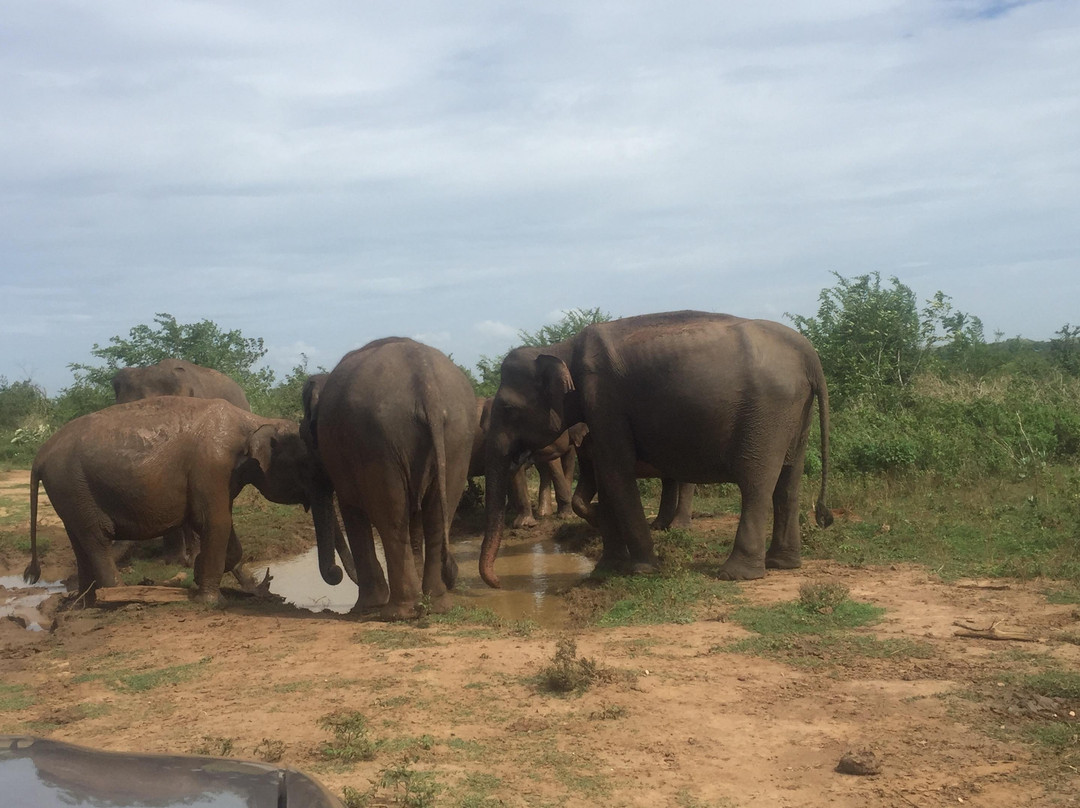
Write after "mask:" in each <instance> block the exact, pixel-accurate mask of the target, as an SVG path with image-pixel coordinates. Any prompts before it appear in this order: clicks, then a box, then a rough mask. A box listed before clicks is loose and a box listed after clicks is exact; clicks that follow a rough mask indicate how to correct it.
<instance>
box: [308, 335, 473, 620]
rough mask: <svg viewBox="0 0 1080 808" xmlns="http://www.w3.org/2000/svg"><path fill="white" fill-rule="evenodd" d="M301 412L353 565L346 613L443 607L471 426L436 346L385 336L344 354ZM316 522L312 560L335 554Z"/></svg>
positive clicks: (408, 612) (451, 578)
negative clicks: (352, 598)
mask: <svg viewBox="0 0 1080 808" xmlns="http://www.w3.org/2000/svg"><path fill="white" fill-rule="evenodd" d="M308 406H309V409H310V412H309V417H308V421H309V427H308V428H309V429H310V430H311V431H312V433H313V435H314V441H315V444H316V446H317V449H318V454H319V458H320V460H321V461H322V465H323V467H324V468H325V472H326V479H327V482H328V483H329V484H330V485H331V486H332V488H333V491H334V493H335V494H336V495H337V500H338V507H339V508H340V510H341V518H342V521H343V522H344V523H345V532H346V535H347V536H348V540H349V544H350V546H351V548H352V555H353V560H354V562H355V564H356V573H357V583H358V586H359V594H358V596H357V602H356V606H355V607H354V611H357V612H361V611H366V610H368V609H371V608H380V610H381V611H380V613H381V616H382V617H384V618H386V619H400V618H406V617H413V616H415V615H416V613H417V606H418V605H419V603H420V600H421V597H422V596H424V597H426V598H427V599H428V600H429V602H430V606H431V608H432V609H434V610H436V611H441V610H445V609H446V608H448V607H449V595H448V592H447V590H448V589H451V588H452V587H453V585H454V582H455V580H456V578H457V564H456V562H455V561H454V558H453V556H452V555H451V553H450V522H451V520H452V519H453V517H454V512H455V511H456V510H457V506H458V502H459V500H460V499H461V495H462V493H463V492H464V490H465V484H466V482H467V475H468V471H469V455H470V451H471V449H472V443H473V437H474V435H475V433H476V428H477V418H478V414H477V407H476V397H475V395H474V394H473V391H472V385H471V384H470V383H469V380H468V379H467V378H466V377H465V374H464V373H462V372H461V370H460V369H459V368H458V367H457V366H456V365H455V364H454V363H453V362H452V361H450V359H449V358H448V357H447V356H446V355H445V354H443V353H441V352H440V351H438V350H436V349H435V348H431V347H428V346H427V345H422V344H420V343H418V342H414V341H413V340H410V339H402V338H399V337H391V338H387V339H381V340H377V341H375V342H371V343H369V344H367V345H365V346H364V347H363V348H360V349H359V350H356V351H353V352H352V353H349V354H346V356H345V357H344V358H343V359H342V360H341V361H340V362H339V363H338V365H337V367H335V368H334V370H333V371H332V372H331V373H330V375H329V377H327V378H326V380H325V383H324V384H323V385H322V387H321V391H319V392H318V395H317V397H316V398H315V400H314V401H311V402H309V403H308ZM312 513H313V516H314V517H315V533H316V536H317V538H318V541H319V547H320V557H332V555H333V548H332V546H331V544H330V543H329V535H330V534H329V530H328V528H329V525H327V521H328V519H329V516H328V512H327V510H326V509H321V510H313V511H312ZM330 513H331V514H332V512H330ZM373 527H374V528H375V529H376V530H378V532H379V536H380V537H381V539H382V544H383V555H384V557H385V559H386V575H385V577H384V575H383V570H382V567H381V565H380V564H379V560H378V558H377V557H376V555H375V542H374V536H373V534H372V528H373Z"/></svg>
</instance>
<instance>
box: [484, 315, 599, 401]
mask: <svg viewBox="0 0 1080 808" xmlns="http://www.w3.org/2000/svg"><path fill="white" fill-rule="evenodd" d="M610 319H611V315H610V314H609V313H607V312H605V311H601V310H600V308H599V307H597V308H594V309H569V310H567V311H564V312H563V316H562V319H561V320H559V321H558V322H556V323H549V324H548V325H545V326H541V327H540V328H539V329H538V330H537V331H532V332H530V331H526V330H525V329H521V330H519V331H518V339H519V340H521V344H522V345H531V346H542V345H554V344H555V343H556V342H565V341H566V340H568V339H572V338H574V337H576V336H577V335H578V333H579V332H580V331H581V330H582V329H583V328H585V326H588V325H592V324H593V323H606V322H607V321H608V320H610ZM509 352H510V351H509V349H508V350H506V351H503V352H502V353H501V354H499V355H498V356H481V357H480V360H479V361H478V362H477V363H476V370H477V373H478V375H479V378H477V374H472V373H470V374H468V376H469V380H470V381H472V383H473V389H475V390H476V395H478V396H481V397H488V396H493V395H495V392H496V391H497V390H498V389H499V380H500V377H501V370H502V361H503V359H505V358H506V354H508V353H509Z"/></svg>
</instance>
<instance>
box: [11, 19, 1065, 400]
mask: <svg viewBox="0 0 1080 808" xmlns="http://www.w3.org/2000/svg"><path fill="white" fill-rule="evenodd" d="M1078 54H1080V2H1077V0H1041V1H1038V0H1033V1H1032V2H1024V1H1023V0H1019V1H1015V2H1010V1H1009V0H989V1H988V0H910V1H908V0H820V1H819V2H815V3H793V2H790V0H782V1H781V0H755V2H752V3H751V2H744V1H743V0H738V1H736V0H708V2H702V1H701V0H687V2H682V3H670V2H663V3H661V2H648V1H647V0H619V2H608V1H605V0H597V1H595V2H581V0H573V2H562V0H547V2H527V3H526V2H512V1H511V2H506V1H504V2H495V1H494V0H491V1H490V2H489V1H488V0H460V1H459V2H454V3H446V2H443V1H442V0H419V1H418V2H409V1H408V0H395V1H394V2H383V1H382V0H367V1H366V2H345V0H335V1H331V0H305V2H304V3H285V2H280V1H279V0H213V2H209V1H207V2H196V1H190V0H155V2H152V3H147V2H145V0H92V2H91V0H78V1H75V0H69V1H67V2H60V1H54V0H5V2H4V3H3V6H2V8H0V120H2V123H0V376H3V377H5V378H6V379H7V380H8V381H9V382H14V381H17V380H23V379H27V378H29V379H32V380H33V381H35V382H37V383H38V384H40V385H42V386H43V387H44V388H45V389H46V390H47V392H48V393H49V394H50V395H53V394H55V393H57V392H59V391H60V390H61V389H62V388H63V387H65V386H67V385H69V384H70V383H71V382H72V380H73V377H72V374H71V371H70V370H69V368H68V365H69V364H70V363H73V362H74V363H90V364H100V362H99V360H97V359H95V358H94V357H93V356H92V354H91V353H90V351H91V349H92V348H93V346H94V345H95V344H101V345H104V344H107V343H108V341H109V339H110V337H112V336H116V335H119V336H126V335H127V333H128V331H129V329H131V328H132V327H133V326H135V325H138V324H141V323H146V324H152V323H153V319H154V315H155V314H156V313H159V312H167V313H169V314H172V315H173V316H174V317H176V319H177V320H179V321H180V322H181V323H193V322H198V321H200V320H203V319H210V320H213V321H214V322H216V323H217V324H218V325H219V326H220V327H222V328H223V329H225V330H232V329H239V330H240V331H241V332H242V333H243V335H244V336H246V337H261V338H262V339H263V340H264V343H265V346H266V348H267V355H266V357H265V362H266V364H267V365H269V366H270V367H271V368H272V369H274V370H275V372H276V373H278V374H279V375H281V376H283V375H284V374H285V373H287V372H288V371H289V370H290V369H291V368H293V367H294V366H295V365H297V363H299V362H300V361H301V358H302V357H306V358H307V361H308V363H309V367H311V368H312V369H313V370H314V369H316V368H318V367H325V368H332V367H333V366H334V365H335V364H336V362H337V361H338V359H339V358H340V357H341V356H342V355H343V354H344V353H346V352H347V351H349V350H352V349H353V348H356V347H359V346H360V345H363V344H364V343H366V342H368V341H370V340H372V339H376V338H379V337H384V336H391V335H396V336H408V337H414V338H416V339H419V340H421V341H423V342H426V343H428V344H430V345H433V346H435V347H437V348H439V349H441V350H443V351H445V352H446V353H449V354H451V355H452V356H453V358H454V359H455V360H456V361H457V362H459V363H460V364H463V365H466V366H469V367H471V366H473V365H474V364H475V362H476V360H477V359H478V358H479V357H480V356H481V355H489V356H491V355H497V354H499V353H501V352H503V351H505V350H506V349H507V348H509V347H511V346H513V345H514V344H516V341H517V333H518V331H519V330H521V329H524V330H527V331H534V330H536V329H538V328H540V327H541V326H542V325H544V324H546V323H550V322H553V321H556V320H558V319H559V318H560V317H561V312H563V311H566V310H567V309H571V308H576V307H581V308H593V307H599V308H601V309H602V310H603V311H605V312H609V313H611V314H612V315H614V316H627V315H633V314H642V313H647V312H652V311H667V310H673V309H685V308H692V309H702V310H708V311H720V312H728V313H731V314H737V315H741V316H746V317H762V318H767V319H772V320H779V321H781V322H790V321H789V320H788V319H787V318H786V314H787V313H792V314H800V315H804V316H809V315H813V314H815V313H816V312H817V306H818V295H819V293H820V292H821V290H822V289H824V288H827V287H830V286H833V285H834V284H835V281H836V279H835V277H834V276H833V275H832V274H831V273H833V272H836V273H839V274H840V275H842V276H844V277H854V276H857V275H862V274H865V273H870V272H878V273H880V274H881V277H882V278H883V279H888V278H890V277H893V276H896V277H898V278H899V279H900V281H901V282H902V283H904V284H906V285H908V286H909V287H911V288H912V289H913V290H914V291H915V293H916V295H917V296H918V299H919V300H920V302H921V301H923V300H926V299H928V298H930V297H931V296H932V295H933V294H934V293H935V292H936V291H938V290H940V291H943V292H945V294H947V295H950V296H951V297H952V303H953V305H954V307H955V308H956V309H959V310H961V311H964V312H968V313H971V314H974V315H977V316H978V317H980V318H981V319H982V321H983V323H984V327H985V330H986V336H987V338H989V339H993V338H994V335H995V334H996V333H1001V334H1002V335H1004V336H1005V337H1012V336H1018V335H1019V336H1024V337H1029V338H1032V339H1047V338H1049V337H1050V336H1052V335H1053V333H1054V332H1055V331H1057V330H1058V329H1060V328H1061V327H1062V326H1063V325H1065V324H1066V323H1072V324H1080V56H1078Z"/></svg>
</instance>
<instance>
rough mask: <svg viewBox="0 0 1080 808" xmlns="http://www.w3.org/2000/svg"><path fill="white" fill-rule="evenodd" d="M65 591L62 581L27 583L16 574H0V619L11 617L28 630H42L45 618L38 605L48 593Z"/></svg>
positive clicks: (46, 597)
mask: <svg viewBox="0 0 1080 808" xmlns="http://www.w3.org/2000/svg"><path fill="white" fill-rule="evenodd" d="M65 591H67V587H65V586H64V583H63V581H39V582H38V583H36V584H27V583H24V582H23V579H22V577H20V576H18V575H4V576H0V620H2V619H8V618H12V619H14V620H15V621H16V622H18V623H20V624H21V625H23V626H24V627H25V628H27V629H28V630H30V631H42V630H43V629H42V625H41V624H42V623H43V622H45V618H43V617H42V616H41V613H40V612H39V611H38V607H39V606H40V605H41V604H42V603H44V602H45V600H46V599H48V597H49V596H50V595H53V594H55V593H57V592H65Z"/></svg>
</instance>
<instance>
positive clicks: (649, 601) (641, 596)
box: [592, 572, 739, 627]
mask: <svg viewBox="0 0 1080 808" xmlns="http://www.w3.org/2000/svg"><path fill="white" fill-rule="evenodd" d="M601 588H602V590H604V591H605V593H606V594H607V596H608V598H609V599H610V600H611V601H612V602H611V605H610V606H608V607H607V608H606V609H604V610H603V611H602V612H601V613H600V614H599V615H598V616H597V617H595V618H594V619H593V621H592V622H594V623H595V624H596V625H599V626H605V627H612V626H641V625H657V624H661V623H693V622H694V621H695V620H696V619H697V618H698V616H699V615H700V614H701V613H702V612H703V611H704V610H706V609H709V608H710V607H715V606H716V605H717V604H721V603H731V602H732V601H733V600H734V599H735V597H736V596H737V595H738V592H739V590H738V585H737V584H734V583H732V582H728V581H716V580H712V579H710V578H707V577H705V576H704V575H700V574H698V573H694V572H678V573H676V574H675V575H671V576H669V575H656V576H650V575H639V576H632V577H619V578H609V579H607V580H606V581H605V582H604V583H603V585H602V587H601Z"/></svg>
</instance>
